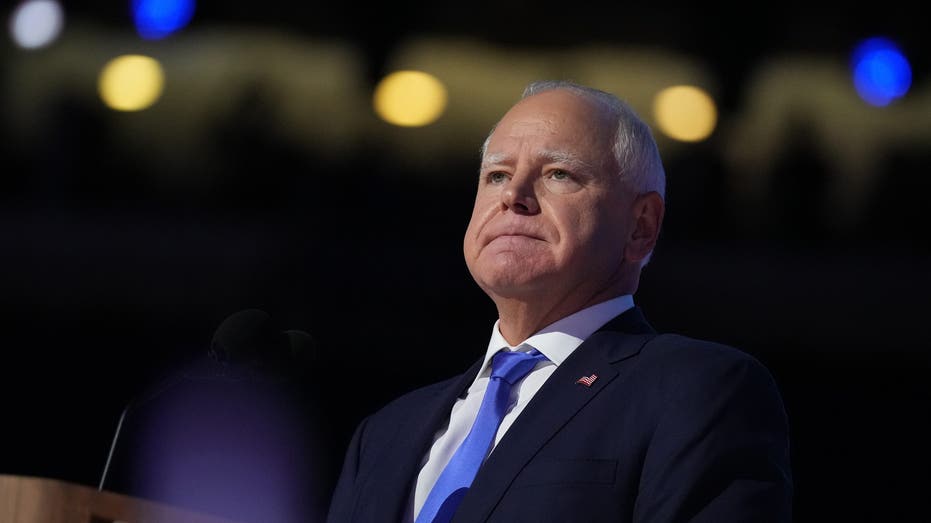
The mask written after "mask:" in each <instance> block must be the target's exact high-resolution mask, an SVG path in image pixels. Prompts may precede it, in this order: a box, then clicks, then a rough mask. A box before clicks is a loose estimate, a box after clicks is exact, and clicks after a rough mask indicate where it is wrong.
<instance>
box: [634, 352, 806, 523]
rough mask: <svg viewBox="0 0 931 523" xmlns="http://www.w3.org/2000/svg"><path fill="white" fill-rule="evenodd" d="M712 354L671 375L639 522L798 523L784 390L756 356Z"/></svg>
mask: <svg viewBox="0 0 931 523" xmlns="http://www.w3.org/2000/svg"><path fill="white" fill-rule="evenodd" d="M700 352H705V351H700ZM710 352H711V354H712V356H711V357H709V358H703V359H701V360H696V359H692V360H690V362H689V364H688V365H682V366H681V367H682V368H680V369H678V370H675V369H674V370H673V371H672V372H671V373H670V374H669V375H670V376H671V378H672V379H670V380H669V382H668V383H669V385H668V388H667V389H666V390H668V392H667V393H666V398H665V407H664V411H663V413H662V414H661V415H660V417H659V419H658V422H657V425H656V428H655V432H654V434H653V436H652V438H651V440H650V444H649V448H648V450H647V453H646V457H645V460H644V463H643V472H642V475H641V482H640V488H639V491H638V496H637V502H636V505H635V509H634V510H635V517H634V520H635V521H637V522H651V523H652V522H657V523H658V522H663V523H667V522H673V521H689V522H744V521H747V522H755V523H757V522H788V521H791V520H792V509H791V507H792V477H791V467H790V460H789V433H788V420H787V416H786V413H785V409H784V406H783V402H782V398H781V396H780V394H779V391H778V388H777V386H776V384H775V382H774V381H773V379H772V376H771V375H770V373H769V371H768V370H767V369H766V368H765V367H764V366H763V365H762V364H761V363H759V362H758V361H757V360H755V359H753V358H752V357H750V356H748V355H744V354H743V353H741V354H740V356H737V357H735V356H734V355H733V353H734V351H717V350H712V351H710Z"/></svg>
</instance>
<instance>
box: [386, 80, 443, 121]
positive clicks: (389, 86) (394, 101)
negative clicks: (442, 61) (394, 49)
mask: <svg viewBox="0 0 931 523" xmlns="http://www.w3.org/2000/svg"><path fill="white" fill-rule="evenodd" d="M373 102H374V105H375V112H376V113H378V116H380V117H381V118H382V119H383V120H385V121H386V122H388V123H392V124H394V125H400V126H404V127H418V126H423V125H427V124H430V123H433V122H434V121H436V119H437V118H439V117H440V115H441V114H443V111H444V110H445V109H446V87H444V86H443V83H442V82H440V81H439V80H438V79H436V77H434V76H432V75H430V74H427V73H424V72H420V71H397V72H394V73H391V74H389V75H388V76H386V77H384V78H383V79H382V80H381V82H379V83H378V85H377V86H376V87H375V96H374V99H373Z"/></svg>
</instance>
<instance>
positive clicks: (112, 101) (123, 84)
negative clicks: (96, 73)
mask: <svg viewBox="0 0 931 523" xmlns="http://www.w3.org/2000/svg"><path fill="white" fill-rule="evenodd" d="M164 85H165V75H164V73H163V72H162V66H161V64H159V63H158V61H157V60H155V59H154V58H149V57H148V56H142V55H123V56H118V57H116V58H114V59H113V60H110V61H109V62H107V65H105V66H104V67H103V69H102V70H101V71H100V79H99V81H98V89H99V91H100V98H101V99H102V100H103V102H104V103H105V104H107V106H108V107H110V108H111V109H116V110H117V111H139V110H142V109H145V108H147V107H149V106H151V105H152V104H154V103H155V102H156V100H158V98H159V96H161V94H162V88H163V87H164Z"/></svg>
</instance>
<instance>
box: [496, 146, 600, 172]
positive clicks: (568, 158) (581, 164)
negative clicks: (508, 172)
mask: <svg viewBox="0 0 931 523" xmlns="http://www.w3.org/2000/svg"><path fill="white" fill-rule="evenodd" d="M536 157H537V158H539V159H542V160H546V161H548V162H550V163H561V164H564V165H568V166H569V167H570V168H571V169H573V170H579V169H591V168H592V166H591V164H589V163H588V162H585V161H582V160H581V159H580V158H579V157H578V156H577V155H575V154H573V153H570V152H566V151H558V150H553V149H544V150H542V151H540V152H539V153H538V154H537V155H536ZM512 158H513V156H512V155H511V154H509V153H492V154H489V155H486V156H485V158H484V159H483V160H482V168H484V167H487V166H488V165H495V164H503V163H509V162H511V161H513V160H512Z"/></svg>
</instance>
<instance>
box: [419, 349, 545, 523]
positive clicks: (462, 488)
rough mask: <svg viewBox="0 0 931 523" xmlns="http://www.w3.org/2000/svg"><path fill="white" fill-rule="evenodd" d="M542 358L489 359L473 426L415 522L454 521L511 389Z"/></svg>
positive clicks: (534, 353)
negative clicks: (483, 395)
mask: <svg viewBox="0 0 931 523" xmlns="http://www.w3.org/2000/svg"><path fill="white" fill-rule="evenodd" d="M545 359H546V356H544V355H543V354H540V352H539V351H538V350H537V349H532V350H531V351H530V352H508V351H500V352H498V353H497V354H495V355H494V357H492V360H491V378H490V379H489V381H488V388H487V389H486V390H485V397H484V398H483V399H482V406H481V407H480V408H479V411H478V416H476V418H475V423H473V424H472V429H471V430H469V434H468V435H467V436H466V438H465V440H463V442H462V444H461V445H459V448H458V449H457V450H456V453H455V454H453V457H452V458H450V460H449V464H447V465H446V468H444V469H443V472H442V473H441V474H440V477H439V478H438V479H437V480H436V484H435V485H434V486H433V489H432V490H431V491H430V494H429V495H428V496H427V500H426V501H425V502H424V504H423V508H421V509H420V514H419V515H418V516H417V521H416V522H415V523H446V522H448V521H449V520H451V519H452V518H453V514H455V513H456V508H457V507H458V506H459V502H460V501H462V498H463V496H465V493H466V492H467V491H468V490H469V485H471V484H472V479H474V478H475V474H476V473H477V472H478V469H479V467H481V466H482V462H483V461H485V456H487V455H488V452H489V451H490V450H491V447H492V444H493V443H494V441H495V434H497V432H498V425H500V424H501V419H502V418H504V414H505V413H506V412H507V408H508V399H509V398H510V395H511V386H512V385H514V384H515V383H517V382H518V381H520V380H521V379H522V378H523V377H524V376H526V375H527V373H529V372H530V371H531V370H532V369H533V368H534V366H536V364H537V362H538V361H541V360H545Z"/></svg>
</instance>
